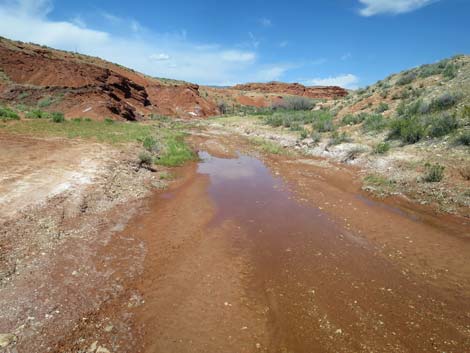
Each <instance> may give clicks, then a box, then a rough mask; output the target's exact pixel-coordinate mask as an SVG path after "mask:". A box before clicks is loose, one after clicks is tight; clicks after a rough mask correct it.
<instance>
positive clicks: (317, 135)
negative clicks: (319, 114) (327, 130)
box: [310, 131, 321, 143]
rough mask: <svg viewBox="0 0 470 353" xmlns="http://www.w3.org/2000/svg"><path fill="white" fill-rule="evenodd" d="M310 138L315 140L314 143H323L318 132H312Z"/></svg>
mask: <svg viewBox="0 0 470 353" xmlns="http://www.w3.org/2000/svg"><path fill="white" fill-rule="evenodd" d="M310 138H311V139H312V140H313V142H314V143H318V142H320V141H321V134H320V133H319V132H317V131H312V133H311V134H310Z"/></svg>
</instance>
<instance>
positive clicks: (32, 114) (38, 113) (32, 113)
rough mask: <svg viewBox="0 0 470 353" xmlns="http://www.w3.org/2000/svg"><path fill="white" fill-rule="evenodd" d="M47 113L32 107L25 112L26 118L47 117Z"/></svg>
mask: <svg viewBox="0 0 470 353" xmlns="http://www.w3.org/2000/svg"><path fill="white" fill-rule="evenodd" d="M49 116H50V115H49V113H47V112H45V111H42V110H41V109H33V110H30V111H29V112H28V113H26V117H27V118H28V119H46V118H49Z"/></svg>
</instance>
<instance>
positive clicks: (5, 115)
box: [0, 107, 20, 121]
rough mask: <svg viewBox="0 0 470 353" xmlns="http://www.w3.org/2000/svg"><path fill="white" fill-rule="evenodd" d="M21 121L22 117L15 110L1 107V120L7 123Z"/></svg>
mask: <svg viewBox="0 0 470 353" xmlns="http://www.w3.org/2000/svg"><path fill="white" fill-rule="evenodd" d="M19 119H20V116H19V115H18V113H17V112H15V111H14V110H13V109H11V108H7V107H0V120H2V121H7V120H19Z"/></svg>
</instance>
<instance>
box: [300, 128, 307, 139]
mask: <svg viewBox="0 0 470 353" xmlns="http://www.w3.org/2000/svg"><path fill="white" fill-rule="evenodd" d="M307 137H308V131H307V130H305V129H302V131H300V138H301V139H302V140H304V139H306V138H307Z"/></svg>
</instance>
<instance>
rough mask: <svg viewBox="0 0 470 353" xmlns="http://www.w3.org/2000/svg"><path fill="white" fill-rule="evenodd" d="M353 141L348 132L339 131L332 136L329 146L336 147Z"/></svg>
mask: <svg viewBox="0 0 470 353" xmlns="http://www.w3.org/2000/svg"><path fill="white" fill-rule="evenodd" d="M351 141H352V139H351V137H349V135H348V134H347V133H346V132H344V131H343V132H341V133H339V132H338V131H334V132H333V133H332V134H331V137H330V140H329V141H328V146H335V145H339V144H341V143H345V142H351Z"/></svg>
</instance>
